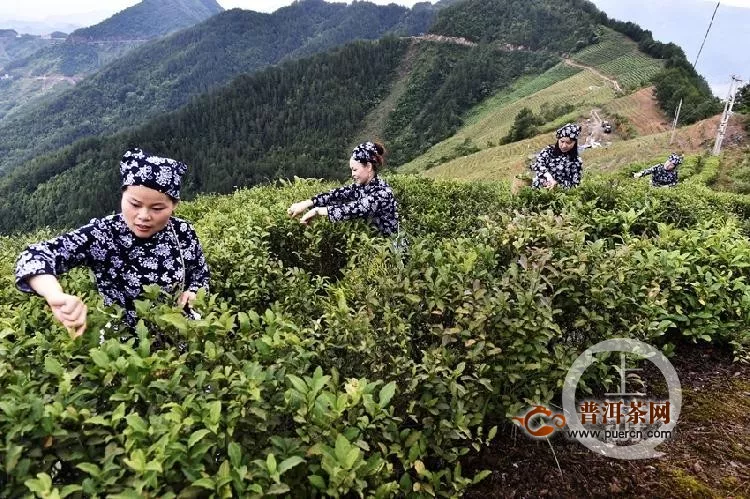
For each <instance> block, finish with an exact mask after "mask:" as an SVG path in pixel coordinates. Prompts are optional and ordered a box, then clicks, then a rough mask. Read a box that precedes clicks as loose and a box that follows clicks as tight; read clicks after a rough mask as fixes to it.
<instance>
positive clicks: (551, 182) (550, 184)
mask: <svg viewBox="0 0 750 499" xmlns="http://www.w3.org/2000/svg"><path fill="white" fill-rule="evenodd" d="M544 178H545V180H546V182H545V183H544V186H545V187H546V188H547V189H550V190H552V189H554V188H555V186H556V185H557V180H555V178H554V177H553V176H552V175H550V174H549V172H547V174H546V175H545V176H544Z"/></svg>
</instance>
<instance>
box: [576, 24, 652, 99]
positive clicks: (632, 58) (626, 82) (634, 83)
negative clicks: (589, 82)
mask: <svg viewBox="0 0 750 499" xmlns="http://www.w3.org/2000/svg"><path fill="white" fill-rule="evenodd" d="M570 58H571V59H573V60H574V61H576V62H579V63H581V64H585V65H587V66H592V67H594V68H596V69H597V70H598V71H601V72H602V73H604V74H606V75H607V76H611V77H612V78H614V79H615V80H617V81H618V82H619V83H620V85H621V86H622V87H623V90H625V91H626V92H627V91H628V90H633V89H636V88H639V87H642V86H644V85H646V84H648V81H649V80H650V79H651V78H652V77H653V76H654V75H655V74H656V73H658V72H659V71H660V70H661V69H662V68H663V67H664V63H663V62H661V61H658V60H656V59H652V58H651V57H649V56H648V55H646V54H644V53H643V52H641V51H639V50H638V45H637V44H636V43H635V42H634V41H633V40H631V39H630V38H628V37H626V36H625V35H622V34H620V33H617V32H616V31H613V30H611V29H608V28H603V31H602V34H601V36H600V39H599V43H597V44H595V45H590V46H588V47H586V48H585V49H583V50H581V51H580V52H577V53H575V54H572V55H571V56H570Z"/></svg>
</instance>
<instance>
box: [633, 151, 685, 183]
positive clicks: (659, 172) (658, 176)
mask: <svg viewBox="0 0 750 499" xmlns="http://www.w3.org/2000/svg"><path fill="white" fill-rule="evenodd" d="M681 164H682V156H680V155H679V154H670V155H669V158H667V160H666V161H665V162H664V163H660V164H658V165H654V166H652V167H650V168H646V169H645V170H643V171H640V172H636V173H634V174H633V177H635V178H641V177H643V176H644V175H651V185H652V186H653V187H674V186H676V185H677V181H678V178H677V167H678V166H680V165H681Z"/></svg>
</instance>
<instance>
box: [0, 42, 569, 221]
mask: <svg viewBox="0 0 750 499" xmlns="http://www.w3.org/2000/svg"><path fill="white" fill-rule="evenodd" d="M554 61H556V58H554V57H551V56H549V55H547V54H544V53H537V52H530V51H515V52H503V51H498V50H495V49H493V48H492V47H489V46H486V45H483V46H476V47H469V46H463V45H456V44H449V43H427V42H421V43H419V42H415V41H409V40H404V39H397V38H386V39H383V40H381V41H379V42H358V43H354V44H350V45H347V46H346V47H344V48H342V49H340V50H337V51H335V52H334V53H330V54H322V55H317V56H313V57H312V58H308V59H302V60H297V61H290V62H287V63H285V64H283V65H282V66H280V67H274V68H269V69H266V70H264V71H261V72H258V73H256V74H254V75H250V76H241V77H239V78H238V79H236V80H235V81H234V82H233V83H232V84H231V85H230V86H229V87H227V88H226V89H222V90H221V91H217V92H215V93H213V94H212V95H209V96H206V97H202V98H200V99H197V100H195V101H193V102H191V103H190V105H188V106H186V107H185V108H183V109H182V110H180V111H176V112H173V113H170V114H167V115H164V116H161V117H159V118H156V119H154V120H152V121H150V122H149V123H148V124H146V125H144V126H141V127H138V128H136V129H134V130H131V131H128V132H126V133H121V134H119V135H116V136H114V137H108V138H92V139H85V140H82V141H79V142H77V143H76V144H75V145H73V146H71V147H68V148H66V149H64V150H62V151H61V152H59V153H56V154H54V155H51V156H47V157H44V158H41V159H38V160H35V161H33V162H31V163H29V164H28V165H25V166H24V168H22V169H17V170H15V171H13V172H11V173H10V174H9V175H7V176H5V177H3V178H0V231H3V232H9V231H11V230H14V229H20V228H28V227H32V226H37V225H39V224H51V225H60V226H65V225H71V224H75V223H77V222H79V221H81V220H85V219H87V218H90V217H91V216H94V215H96V214H97V213H102V212H103V211H104V212H106V211H109V210H113V209H115V208H116V207H117V203H118V199H119V197H118V193H119V190H118V188H117V186H118V168H117V164H118V161H119V158H120V157H121V155H122V153H123V152H124V151H125V149H126V148H127V147H131V146H135V145H140V146H141V147H143V148H146V149H150V150H154V151H159V152H160V154H165V155H170V156H173V157H178V158H180V159H181V160H184V161H185V162H187V163H188V165H189V166H190V169H189V172H188V174H187V177H186V179H185V195H186V196H187V197H188V198H189V197H190V196H191V195H192V194H195V193H197V192H231V191H232V190H233V189H234V187H235V186H246V185H253V184H256V183H259V182H264V181H269V180H271V179H274V178H278V177H291V176H293V175H301V176H314V177H328V178H331V177H333V178H336V177H338V178H342V177H343V176H345V175H346V154H347V151H348V149H349V147H350V146H351V141H352V137H353V136H355V135H357V134H358V133H359V132H360V130H361V129H362V128H363V127H365V126H366V125H367V123H366V122H365V121H364V120H365V119H366V117H367V116H368V115H369V114H370V113H371V112H373V110H375V109H376V108H377V107H378V105H379V104H380V103H382V102H383V99H384V98H385V97H386V96H387V95H388V94H389V90H390V88H391V86H392V85H393V83H394V82H395V81H397V80H398V81H400V78H401V76H400V75H399V71H400V70H401V69H404V67H405V66H404V65H405V64H406V65H414V70H413V71H412V73H411V74H410V75H409V76H408V77H407V80H408V81H406V82H404V84H405V85H406V86H407V87H408V88H409V90H408V91H407V92H406V93H405V94H404V95H403V96H402V97H401V98H400V99H399V100H398V101H397V102H396V104H395V110H394V111H393V112H392V114H391V117H390V118H389V119H388V120H387V123H386V124H385V130H386V134H385V137H384V139H385V140H386V142H387V143H388V144H389V147H391V146H392V148H393V150H392V152H393V154H392V155H391V157H401V158H403V159H409V158H411V157H413V156H415V155H418V154H419V153H420V152H421V151H422V150H424V149H425V148H426V147H428V146H429V144H431V143H434V142H436V141H439V140H442V139H443V138H445V137H446V136H449V135H450V134H451V133H453V132H454V131H455V129H456V127H457V126H458V125H459V123H460V120H459V118H458V117H459V116H461V115H463V114H465V112H466V111H467V110H468V109H470V108H471V107H472V106H473V105H475V104H477V103H478V102H480V101H481V100H482V99H483V98H485V97H486V96H488V95H490V94H491V93H492V92H493V91H495V90H496V89H498V88H502V87H504V86H507V85H508V84H509V83H511V82H512V81H514V80H515V79H516V78H517V77H518V76H520V75H522V74H524V72H525V71H526V70H528V68H544V67H546V66H548V65H549V64H551V63H554Z"/></svg>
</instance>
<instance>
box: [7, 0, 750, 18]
mask: <svg viewBox="0 0 750 499" xmlns="http://www.w3.org/2000/svg"><path fill="white" fill-rule="evenodd" d="M139 1H140V0H105V1H104V2H103V1H102V0H0V19H13V20H19V21H44V20H45V19H52V20H54V19H73V18H75V16H80V15H81V14H86V15H92V14H93V16H92V17H91V18H87V22H90V23H96V22H98V21H101V20H103V19H105V18H107V17H109V16H111V15H112V14H114V13H115V12H118V11H120V10H122V9H125V8H127V7H130V6H131V5H135V4H137V3H138V2H139ZM217 1H218V2H219V5H221V6H222V7H224V8H225V9H233V8H235V7H239V8H241V9H249V10H254V11H256V12H273V11H274V10H276V9H278V8H279V7H283V6H285V5H289V4H290V3H292V0H217ZM339 1H343V0H339ZM370 1H372V2H373V3H377V4H381V5H388V4H389V3H396V4H399V5H405V6H407V7H411V6H412V5H414V4H415V3H417V0H370ZM347 3H351V2H350V1H347ZM746 3H750V0H746ZM96 17H98V19H96ZM79 18H80V17H79Z"/></svg>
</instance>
